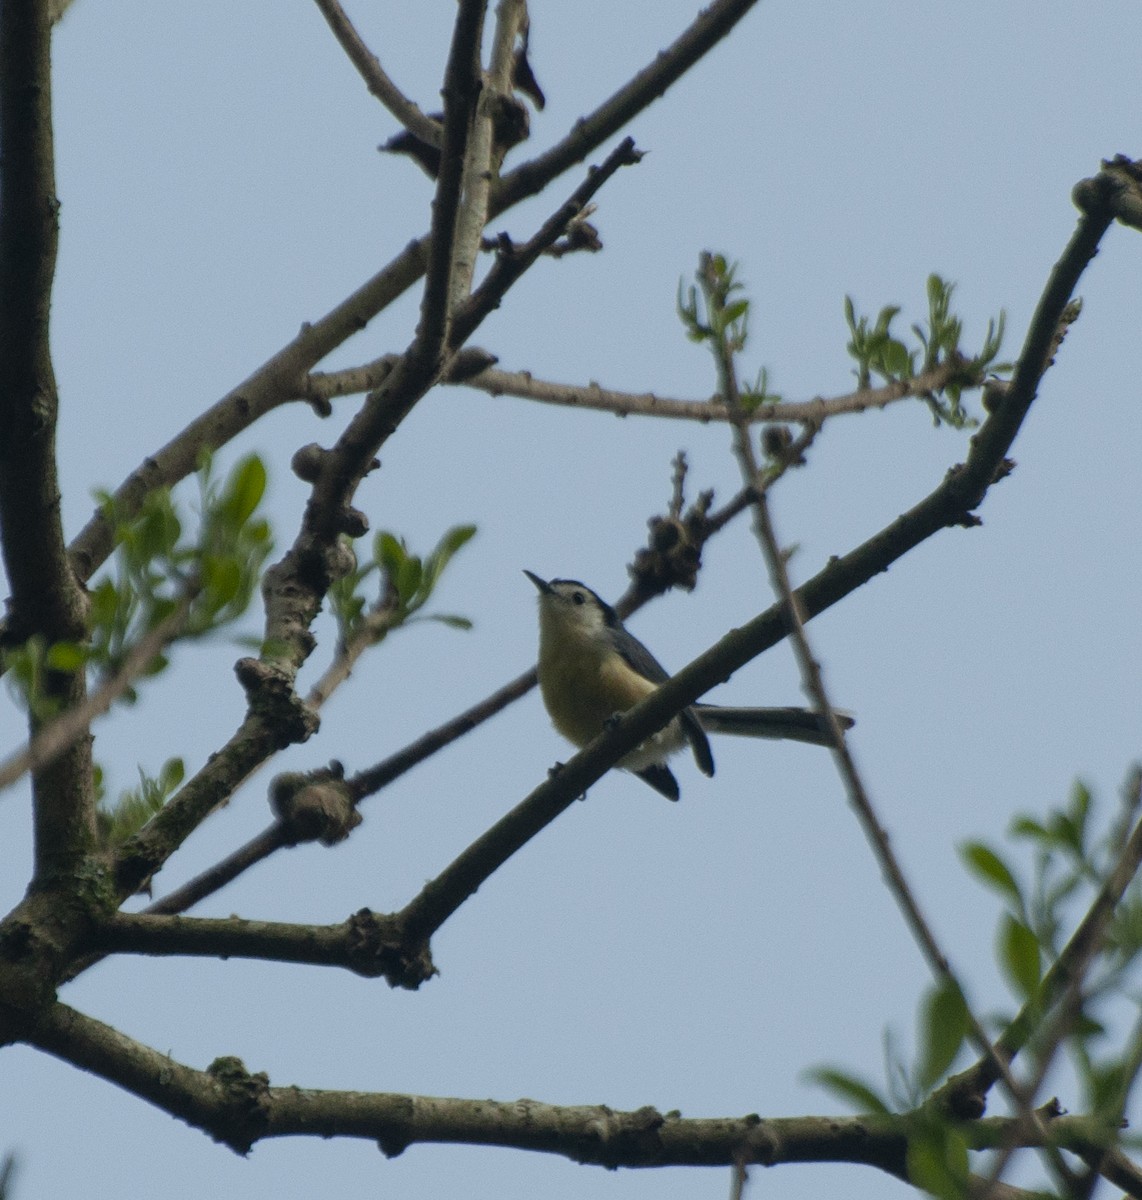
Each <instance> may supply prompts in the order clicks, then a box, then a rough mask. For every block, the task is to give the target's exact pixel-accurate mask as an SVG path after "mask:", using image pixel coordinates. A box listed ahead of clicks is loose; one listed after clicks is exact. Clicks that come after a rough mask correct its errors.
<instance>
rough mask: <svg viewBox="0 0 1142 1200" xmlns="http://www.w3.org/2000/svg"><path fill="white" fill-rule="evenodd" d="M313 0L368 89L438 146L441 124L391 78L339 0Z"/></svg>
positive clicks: (416, 132)
mask: <svg viewBox="0 0 1142 1200" xmlns="http://www.w3.org/2000/svg"><path fill="white" fill-rule="evenodd" d="M314 2H315V3H316V5H317V7H318V8H319V9H320V10H321V15H322V16H323V17H324V18H325V20H326V21H327V22H328V23H329V28H330V29H332V30H333V35H334V37H336V39H337V41H338V42H340V44H341V49H342V50H344V51H345V53H346V55H348V57H349V61H350V62H351V63H352V64H353V66H355V67H356V68H357V71H358V73H359V74H360V76H361V78H362V79H363V80H364V81H365V86H366V87H367V88H368V89H369V92H370V93H371V94H372V95H374V96H376V98H377V99H378V100H379V101H380V102H381V103H382V104H383V105H384V106H385V108H387V109H388V110H389V112H391V113H392V115H393V116H394V117H396V119H397V120H398V121H399V122H400V123H401V124H402V125H403V126H404V127H405V129H407V130H408V131H409V133H411V134H412V135H413V137H416V138H419V139H420V140H421V141H422V142H425V143H426V144H427V145H429V146H435V147H436V148H437V149H439V147H440V140H441V132H440V126H439V125H438V124H437V123H436V122H435V121H434V120H432V118H431V117H427V116H425V115H424V113H423V112H421V111H420V109H419V108H418V107H417V105H415V104H414V103H413V102H412V101H411V100H409V99H408V97H407V96H405V94H404V93H403V92H402V91H401V90H400V88H398V87H397V86H396V84H395V83H393V81H392V80H391V79H390V78H389V77H388V75H387V74H386V73H385V69H384V68H383V67H382V66H381V64H380V61H379V60H378V58H377V56H376V55H375V54H374V53H373V52H372V51H371V50H370V49H369V47H368V46H366V45H365V43H364V41H363V40H362V39H361V35H360V34H359V33H358V32H357V30H356V29H355V28H354V27H353V23H352V22H351V21H350V20H349V18H348V16H347V15H346V14H345V10H344V9H343V8H342V7H341V5H340V4H339V3H338V0H314Z"/></svg>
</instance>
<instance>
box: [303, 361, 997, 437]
mask: <svg viewBox="0 0 1142 1200" xmlns="http://www.w3.org/2000/svg"><path fill="white" fill-rule="evenodd" d="M965 367H970V364H965V363H952V362H948V363H942V364H941V365H940V366H938V367H935V368H934V369H933V370H931V371H926V372H925V373H924V374H923V375H917V376H916V377H915V378H914V379H909V380H906V381H904V382H901V383H889V384H886V385H884V386H883V387H877V388H864V389H861V390H859V391H856V392H849V393H847V394H845V395H843V396H834V397H830V398H828V399H826V398H824V397H821V396H818V397H816V398H814V399H812V400H800V401H796V400H793V401H790V400H779V401H774V402H772V403H764V404H759V405H758V406H757V407H756V408H754V409H752V410H751V411H750V412H749V413H748V414H747V415H746V418H745V419H746V421H747V422H748V423H750V424H759V425H760V424H763V423H768V422H777V421H780V422H787V423H796V422H820V421H823V420H824V419H825V418H826V417H831V416H835V415H837V414H838V413H856V412H865V411H866V410H868V409H870V408H886V407H887V406H888V405H889V404H892V403H894V402H896V401H897V400H903V399H905V398H907V397H909V396H924V395H926V394H928V393H929V392H938V391H939V390H940V389H941V388H943V387H945V386H946V385H947V384H948V382H949V380H951V379H952V378H955V377H957V376H959V375H962V374H963V373H964V371H965ZM357 370H358V371H360V370H361V368H357ZM339 374H340V373H339ZM344 374H345V377H346V382H348V381H349V378H350V376H349V373H348V372H345V373H344ZM333 378H334V377H332V376H330V377H326V378H325V379H323V380H322V384H321V386H322V389H324V388H327V387H329V386H330V384H331V383H332V382H333ZM446 382H447V381H446ZM980 382H981V383H982V380H981V381H980ZM456 385H457V386H460V387H472V388H476V389H478V390H479V391H482V392H487V393H488V394H489V395H491V396H516V397H518V398H520V399H522V400H536V401H539V402H540V403H541V404H555V405H561V406H563V407H567V408H584V409H591V410H593V411H595V412H606V413H614V414H615V415H617V416H622V417H626V416H640V417H669V418H671V419H673V420H679V421H698V422H701V423H703V424H705V423H708V422H710V421H730V420H731V419H732V418H731V416H730V410H729V408H728V406H727V405H726V403H725V400H724V398H723V397H722V396H721V395H714V396H711V397H710V398H709V399H708V400H680V399H674V398H671V397H668V396H659V395H657V394H656V393H654V392H620V391H616V390H614V389H613V388H604V387H601V386H600V385H599V384H597V383H590V384H587V385H586V386H585V387H584V386H581V385H578V384H568V383H555V382H552V381H549V380H544V379H536V378H535V377H534V376H533V375H532V374H531V373H530V372H529V371H503V370H499V369H498V368H495V367H489V368H488V369H487V370H484V371H481V372H480V373H479V374H478V375H473V376H471V377H470V378H468V379H462V380H457V381H456ZM331 394H334V395H340V394H344V393H342V392H332V393H331Z"/></svg>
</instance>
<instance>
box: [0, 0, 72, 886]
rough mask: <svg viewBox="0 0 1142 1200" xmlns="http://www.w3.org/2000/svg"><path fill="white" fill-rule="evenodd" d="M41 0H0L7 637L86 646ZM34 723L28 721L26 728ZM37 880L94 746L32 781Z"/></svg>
mask: <svg viewBox="0 0 1142 1200" xmlns="http://www.w3.org/2000/svg"><path fill="white" fill-rule="evenodd" d="M51 84H52V80H51V14H50V12H49V6H48V4H47V3H46V0H38V2H35V3H33V2H29V0H25V2H24V3H18V4H4V5H2V6H0V157H2V159H3V169H2V170H0V550H2V552H3V556H4V566H5V570H6V572H7V576H8V582H9V585H10V587H11V599H10V601H9V613H8V620H7V629H6V630H5V631H4V634H5V639H4V640H5V641H6V642H7V643H8V644H10V645H12V644H19V643H23V642H25V641H27V640H28V639H29V638H31V637H33V636H36V637H38V638H39V639H40V640H41V642H42V644H43V646H44V647H50V646H52V645H54V644H55V643H58V642H79V641H82V639H83V637H84V633H85V625H86V615H87V612H86V610H87V603H86V598H85V596H84V595H83V592H82V591H81V589H80V587H79V583H78V581H77V580H76V578H75V576H74V575H73V573H72V569H71V564H70V563H69V561H68V557H67V553H66V551H65V548H64V538H63V526H62V523H61V521H60V490H59V478H58V475H57V471H56V463H55V434H56V421H57V416H58V408H59V398H58V394H57V390H56V380H55V372H54V369H53V367H52V359H51V345H50V340H49V314H50V311H51V294H52V282H53V278H54V275H55V264H56V248H57V243H58V235H59V228H58V215H59V201H58V200H57V198H56V190H55V161H54V149H53V132H52V86H51ZM84 693H85V677H84V673H83V671H82V669H80V670H76V671H48V672H47V673H46V679H45V694H44V695H43V696H42V697H40V698H39V699H40V700H41V701H42V702H43V703H44V704H45V705H46V706H48V707H53V708H55V709H57V710H58V711H62V710H65V709H74V708H77V707H79V706H80V705H82V704H83V702H84ZM38 721H39V718H37V717H33V722H32V728H33V731H34V729H35V727H36V725H37V724H38ZM32 798H33V810H34V819H35V861H36V876H37V878H38V879H39V880H43V879H45V878H47V877H48V876H50V875H52V874H54V873H57V872H61V871H65V870H68V869H70V868H72V867H74V866H76V865H77V864H78V863H79V862H80V861H81V860H82V858H83V857H84V855H85V854H87V853H88V852H90V850H91V849H92V848H93V846H94V844H95V796H94V789H93V788H92V784H91V745H90V742H89V741H88V740H87V739H81V740H79V741H75V742H73V743H72V744H71V745H70V746H69V747H68V748H67V749H66V750H65V751H63V752H61V753H59V754H58V755H56V756H55V757H54V758H53V759H52V760H50V762H49V763H48V764H47V765H44V766H42V767H41V768H40V769H39V770H37V771H36V773H35V775H34V778H33V782H32Z"/></svg>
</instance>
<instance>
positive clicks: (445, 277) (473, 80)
mask: <svg viewBox="0 0 1142 1200" xmlns="http://www.w3.org/2000/svg"><path fill="white" fill-rule="evenodd" d="M486 7H487V0H460V3H459V5H458V7H457V11H456V23H455V25H454V26H453V30H452V46H451V49H450V50H449V53H448V64H447V66H446V67H445V71H444V88H443V91H442V94H443V96H444V136H443V140H442V142H441V148H440V172H439V174H438V175H437V177H436V196H435V198H434V199H433V202H432V230H431V233H430V235H429V248H428V270H427V273H426V275H425V280H424V295H423V297H422V299H421V304H420V324H419V325H418V326H417V331H416V341H415V343H414V350H415V353H416V354H417V356H418V357H420V358H423V359H424V360H426V362H427V363H429V364H431V366H432V368H437V367H438V366H439V363H440V360H441V358H442V356H443V350H444V343H445V340H446V339H447V337H448V327H449V322H450V320H451V317H452V308H453V299H454V297H453V294H452V279H453V274H454V272H455V270H456V255H455V253H454V251H455V248H456V221H457V217H458V214H459V212H460V203H461V199H462V197H463V192H464V176H465V170H466V168H467V164H468V158H469V154H470V143H471V138H472V132H473V125H474V123H475V120H476V109H477V105H478V104H479V100H480V90H481V70H480V39H481V37H482V35H483V30H484V11H485V9H486ZM485 169H486V166H485ZM431 373H433V374H434V373H435V371H434V370H433V371H432V372H431Z"/></svg>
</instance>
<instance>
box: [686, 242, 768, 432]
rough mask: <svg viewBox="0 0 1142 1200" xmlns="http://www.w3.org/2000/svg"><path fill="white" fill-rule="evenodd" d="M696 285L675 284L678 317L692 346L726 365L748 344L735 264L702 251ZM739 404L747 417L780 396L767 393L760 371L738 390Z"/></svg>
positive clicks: (747, 303) (745, 298) (765, 378)
mask: <svg viewBox="0 0 1142 1200" xmlns="http://www.w3.org/2000/svg"><path fill="white" fill-rule="evenodd" d="M695 278H696V279H697V284H690V285H689V286H688V287H685V286H684V285H683V282H682V280H679V281H678V295H677V307H678V316H679V319H680V320H681V321H682V324H683V326H684V327H685V329H686V336H687V337H688V338H689V339H690V340H691V341H692V342H698V343H700V344H701V343H704V344H706V345H707V346H709V348H710V350H711V352H712V353H713V354H714V356H715V358H718V359H719V360H720V361H725V362H729V361H730V360H732V359H733V358H734V356H736V355H737V354H740V353H741V352H742V351H743V350H744V349H745V347H746V342H747V341H748V340H749V310H750V300H749V297H748V296H743V295H741V294H740V293H741V292H743V291H744V290H745V285H744V284H743V283H742V282H741V280H740V279H739V278H738V264H737V263H731V262H730V261H729V260H728V259H727V258H726V257H725V255H723V254H712V253H710V252H709V251H704V252H703V253H702V254H701V255H700V256H699V259H698V270H697V272H696V273H695ZM740 393H741V394H740V395H739V397H738V399H739V402H740V403H741V405H742V407H743V408H744V409H745V411H746V412H747V413H752V412H753V411H754V410H755V409H756V408H757V407H758V406H759V405H761V404H777V403H778V402H779V401H780V400H781V396H780V395H779V394H778V393H776V392H771V391H770V390H769V372H768V371H767V369H766V368H765V367H762V368H761V369H760V370H759V371H758V374H757V378H756V379H755V380H754V382H753V384H752V385H749V386H743V387H741V389H740Z"/></svg>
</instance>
